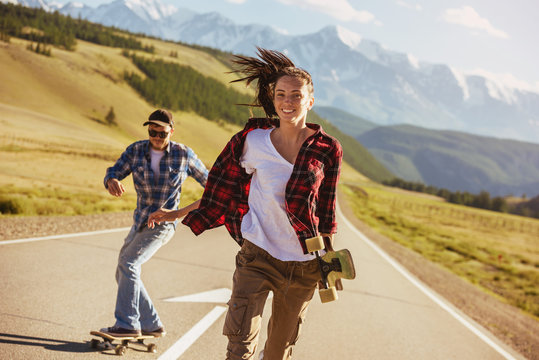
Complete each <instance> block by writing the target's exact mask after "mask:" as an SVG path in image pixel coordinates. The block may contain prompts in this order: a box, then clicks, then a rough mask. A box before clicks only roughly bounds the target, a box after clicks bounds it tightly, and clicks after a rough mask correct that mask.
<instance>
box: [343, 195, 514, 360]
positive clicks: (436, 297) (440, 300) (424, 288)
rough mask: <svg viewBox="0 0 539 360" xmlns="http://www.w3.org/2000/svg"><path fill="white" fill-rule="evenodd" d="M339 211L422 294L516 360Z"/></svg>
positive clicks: (508, 359)
mask: <svg viewBox="0 0 539 360" xmlns="http://www.w3.org/2000/svg"><path fill="white" fill-rule="evenodd" d="M337 210H338V211H339V213H340V216H341V217H342V219H343V220H344V222H345V223H346V225H347V226H348V227H349V228H350V229H351V230H352V231H353V232H354V233H355V234H356V235H357V236H359V237H360V238H361V240H363V241H364V242H365V243H366V244H367V245H369V246H370V247H371V248H372V249H373V250H374V251H376V252H377V253H378V254H379V255H380V256H381V257H382V258H383V259H384V260H386V261H387V262H388V263H389V264H390V265H391V266H393V267H394V268H395V269H396V270H397V271H398V272H399V273H401V274H402V275H403V276H404V277H405V278H406V279H407V280H408V281H410V282H411V283H412V284H413V285H415V286H416V287H417V288H418V289H419V290H421V292H423V293H424V294H425V295H427V296H428V297H429V298H430V299H431V300H432V301H434V302H435V303H436V304H438V305H439V306H440V307H441V308H442V309H444V310H445V311H447V312H448V313H449V314H450V315H451V316H453V317H454V318H455V319H456V320H457V321H459V322H460V323H461V324H462V325H464V326H465V327H466V328H467V329H468V330H470V331H471V332H473V333H474V334H475V335H477V336H478V337H479V338H480V339H481V340H483V341H484V342H485V343H487V344H488V345H489V346H490V347H492V348H493V349H494V350H496V351H497V352H498V353H499V354H500V355H501V356H503V357H504V358H506V359H507V360H516V358H515V357H513V355H511V354H509V353H508V352H507V351H506V350H505V349H503V348H502V347H501V346H500V345H498V344H497V343H496V342H495V341H493V340H492V339H491V338H490V337H488V336H487V335H486V334H484V333H483V332H482V331H481V330H480V329H478V328H477V327H476V326H474V325H473V324H472V323H471V322H469V321H468V320H467V319H465V318H464V317H463V316H462V315H460V314H459V313H458V311H457V310H456V309H455V308H454V307H453V305H450V304H449V303H448V302H447V301H446V300H445V299H443V298H441V297H440V296H439V295H437V294H435V293H434V292H433V291H432V290H431V289H429V288H428V287H427V286H426V285H424V284H423V283H422V282H421V281H419V280H418V279H417V278H416V277H415V276H413V275H412V274H411V273H410V272H408V270H406V269H405V268H404V267H403V266H402V265H401V264H399V263H398V262H397V261H396V260H394V259H393V258H392V257H391V256H389V255H388V254H387V253H386V252H385V251H384V250H382V249H381V248H380V247H379V246H378V245H376V244H375V243H374V242H373V241H372V240H370V239H369V238H368V237H367V236H365V235H364V234H363V233H362V232H361V231H359V230H358V229H356V227H355V226H354V225H353V224H352V223H351V222H350V221H349V220H348V219H347V218H346V217H345V216H344V214H343V212H342V211H341V209H340V207H339V206H337Z"/></svg>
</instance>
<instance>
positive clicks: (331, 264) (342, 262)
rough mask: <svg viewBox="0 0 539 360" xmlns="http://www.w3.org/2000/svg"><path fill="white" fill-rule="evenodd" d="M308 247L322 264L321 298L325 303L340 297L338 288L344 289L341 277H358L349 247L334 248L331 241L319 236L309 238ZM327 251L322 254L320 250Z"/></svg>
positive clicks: (349, 278) (350, 278)
mask: <svg viewBox="0 0 539 360" xmlns="http://www.w3.org/2000/svg"><path fill="white" fill-rule="evenodd" d="M307 249H308V251H309V252H311V253H313V254H314V255H316V259H317V260H318V264H319V266H320V275H321V281H320V289H319V294H320V300H321V301H322V302H323V303H326V302H330V301H334V300H337V299H338V295H337V290H342V284H341V282H340V279H348V280H352V279H355V277H356V270H355V267H354V261H353V260H352V254H350V251H349V250H348V249H342V250H333V248H332V247H331V244H330V242H329V241H324V240H323V239H322V237H320V236H318V237H315V238H311V239H308V240H307ZM322 249H325V250H326V253H325V254H324V255H322V256H321V255H320V250H322Z"/></svg>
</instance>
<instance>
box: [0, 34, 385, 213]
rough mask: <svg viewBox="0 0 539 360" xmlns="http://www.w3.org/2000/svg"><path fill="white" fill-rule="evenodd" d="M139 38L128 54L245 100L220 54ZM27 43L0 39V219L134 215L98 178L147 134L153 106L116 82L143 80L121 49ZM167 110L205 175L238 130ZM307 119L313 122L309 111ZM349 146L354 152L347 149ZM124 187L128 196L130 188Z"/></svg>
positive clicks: (130, 198) (129, 201) (352, 174)
mask: <svg viewBox="0 0 539 360" xmlns="http://www.w3.org/2000/svg"><path fill="white" fill-rule="evenodd" d="M120 36H121V34H120ZM124 36H125V35H124ZM137 39H138V40H137V41H140V42H141V44H142V47H143V48H150V49H152V54H148V53H146V52H144V51H143V50H136V51H135V50H133V52H132V54H137V56H143V57H146V58H148V59H151V61H156V60H159V61H164V62H166V63H167V64H177V65H181V66H188V67H189V68H190V69H194V70H192V71H197V72H198V73H200V74H204V77H205V78H207V79H213V80H212V81H214V82H216V83H219V84H222V86H224V87H226V88H230V91H232V92H234V93H238V94H249V95H252V94H253V92H252V90H251V89H248V88H245V87H244V86H243V85H242V84H230V80H232V79H234V75H231V74H229V73H228V72H229V71H230V68H228V67H227V65H225V64H226V61H223V58H224V56H223V54H220V56H214V54H213V52H212V51H211V50H208V49H204V48H201V47H190V46H185V45H182V44H177V43H171V42H165V41H161V40H158V39H150V38H137ZM29 44H30V41H28V40H24V39H20V38H16V37H10V38H8V41H0V64H1V67H2V72H1V73H0V99H1V100H0V121H1V123H2V128H3V132H2V134H1V135H0V138H1V139H2V146H1V147H0V156H2V159H3V165H4V166H3V169H2V171H1V172H0V184H1V185H3V187H2V190H1V191H0V203H1V204H0V212H2V213H6V212H7V213H21V214H27V215H31V214H56V213H60V214H79V213H93V212H102V211H119V210H127V209H132V208H133V206H134V201H135V197H134V195H133V193H132V192H129V195H127V196H125V199H123V200H120V201H118V200H117V199H113V198H110V197H109V196H108V194H107V193H106V191H105V190H104V188H103V186H102V178H103V176H104V172H105V169H106V168H107V167H108V166H111V165H112V163H113V161H114V160H115V159H116V158H117V157H118V156H119V154H120V153H121V152H122V151H123V149H124V148H125V147H126V146H127V145H128V144H129V143H131V142H132V141H134V140H136V139H139V138H144V137H146V136H147V135H146V129H145V128H144V127H143V126H141V124H142V123H143V122H144V120H145V119H146V118H147V116H148V114H149V113H150V112H151V111H153V109H154V108H155V107H157V106H158V104H153V103H152V102H150V101H147V100H145V99H143V98H142V96H141V95H140V94H138V93H137V92H136V91H135V90H134V89H133V88H132V87H131V86H130V85H129V84H128V83H127V82H126V80H125V78H124V76H125V74H126V73H130V74H137V75H138V76H139V77H140V78H141V79H144V78H145V77H146V74H145V73H144V72H143V71H141V70H140V69H139V67H137V66H135V65H134V63H133V61H132V59H131V58H129V57H127V56H125V53H123V51H122V49H120V48H116V47H111V46H102V45H97V44H94V43H90V42H86V41H81V40H77V41H76V45H75V46H74V49H73V50H66V49H64V48H60V47H56V46H54V47H52V56H43V55H40V54H37V53H35V52H32V51H29V50H28V49H27V47H28V45H29ZM173 110H174V111H173V112H174V116H175V119H176V122H177V124H178V127H177V130H176V132H175V134H174V137H173V140H175V141H179V142H184V143H186V144H187V145H189V146H190V147H192V148H193V149H194V150H195V152H196V153H197V154H198V155H199V156H200V157H201V158H202V160H203V161H204V162H205V164H206V165H207V166H208V167H210V166H211V165H212V163H213V160H214V159H215V158H216V157H217V155H218V153H219V152H220V150H221V149H222V147H223V146H224V144H225V143H226V141H228V139H229V138H230V136H231V135H232V134H233V133H234V132H236V131H237V130H238V129H239V126H241V124H238V125H232V124H228V123H226V122H223V121H209V120H207V119H206V118H204V117H203V116H201V115H200V114H197V112H196V111H188V112H187V111H181V110H179V109H173ZM111 111H113V112H114V114H115V118H114V122H113V123H108V122H107V120H106V119H105V118H106V115H107V114H108V113H109V112H111ZM313 118H317V117H316V114H314V113H313ZM324 127H325V128H326V131H328V132H329V133H330V134H333V135H335V136H337V137H338V138H346V139H345V140H344V142H345V143H347V144H346V145H345V152H347V153H348V154H349V155H347V157H349V158H354V157H361V156H363V157H364V158H365V159H368V161H357V160H356V161H355V162H352V164H353V166H355V167H356V168H357V166H358V164H359V166H360V167H361V166H363V167H364V166H366V165H365V164H368V166H371V165H372V164H374V168H373V169H375V171H380V172H381V173H382V174H383V175H382V176H381V177H378V178H377V175H376V173H369V175H371V176H372V177H373V178H375V179H384V178H387V177H388V176H389V175H388V174H390V173H389V172H387V170H386V169H385V168H384V167H383V166H381V165H380V163H378V162H377V161H376V160H375V159H374V157H372V155H370V154H369V153H368V151H367V150H366V149H364V148H362V147H361V146H360V145H359V144H358V143H357V142H356V141H355V140H354V139H353V138H351V137H346V135H344V134H342V133H341V132H340V131H339V130H338V129H337V128H334V127H331V124H324ZM328 129H329V130H328ZM348 143H349V144H348ZM350 144H351V145H350ZM350 146H352V148H351V149H352V150H351V151H346V148H347V147H350ZM343 169H344V170H343V179H347V178H348V179H365V178H364V176H363V175H361V174H359V173H358V172H357V171H356V170H355V169H354V168H353V167H351V166H349V165H348V164H344V166H343ZM367 172H368V171H367ZM125 183H126V185H127V186H128V188H130V189H131V190H132V185H131V181H130V180H126V181H125ZM197 192H200V189H199V187H198V185H197V184H196V183H195V182H188V183H187V184H186V186H185V187H184V194H185V196H184V200H185V201H189V200H192V199H194V197H195V196H197V195H196V194H197Z"/></svg>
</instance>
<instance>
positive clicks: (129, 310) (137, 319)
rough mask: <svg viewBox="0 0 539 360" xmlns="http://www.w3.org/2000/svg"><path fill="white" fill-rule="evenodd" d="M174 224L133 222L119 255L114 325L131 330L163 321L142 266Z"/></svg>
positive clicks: (158, 325)
mask: <svg viewBox="0 0 539 360" xmlns="http://www.w3.org/2000/svg"><path fill="white" fill-rule="evenodd" d="M174 231H175V229H174V225H173V224H163V225H156V226H155V228H153V229H150V228H148V227H147V226H143V227H142V228H140V229H137V228H136V226H135V225H133V227H132V228H131V231H130V232H129V234H128V235H127V237H126V238H125V242H124V245H123V247H122V249H121V250H120V256H119V257H118V267H117V269H116V281H117V283H118V295H117V297H116V310H115V312H114V316H115V317H116V324H115V326H119V327H122V328H124V329H130V330H141V329H142V330H147V331H152V330H155V329H157V328H159V327H161V326H163V324H162V323H161V320H160V319H159V315H157V310H156V309H155V307H154V306H153V303H152V300H151V299H150V296H149V295H148V292H147V291H146V288H145V287H144V284H143V283H142V279H141V267H142V264H144V263H145V262H146V261H148V260H149V259H150V258H151V257H152V256H153V255H154V254H155V253H156V252H157V250H159V248H161V246H163V245H165V244H166V243H167V242H168V241H169V240H170V239H171V238H172V236H173V235H174Z"/></svg>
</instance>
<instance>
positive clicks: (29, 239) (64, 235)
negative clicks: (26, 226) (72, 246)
mask: <svg viewBox="0 0 539 360" xmlns="http://www.w3.org/2000/svg"><path fill="white" fill-rule="evenodd" d="M129 229H131V228H130V227H126V228H118V229H107V230H97V231H87V232H81V233H74V234H61V235H50V236H43V237H33V238H26V239H18V240H5V241H0V245H9V244H21V243H28V242H34V241H43V240H53V239H66V238H72V237H80V236H87V235H100V234H108V233H114V232H121V231H128V230H129Z"/></svg>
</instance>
